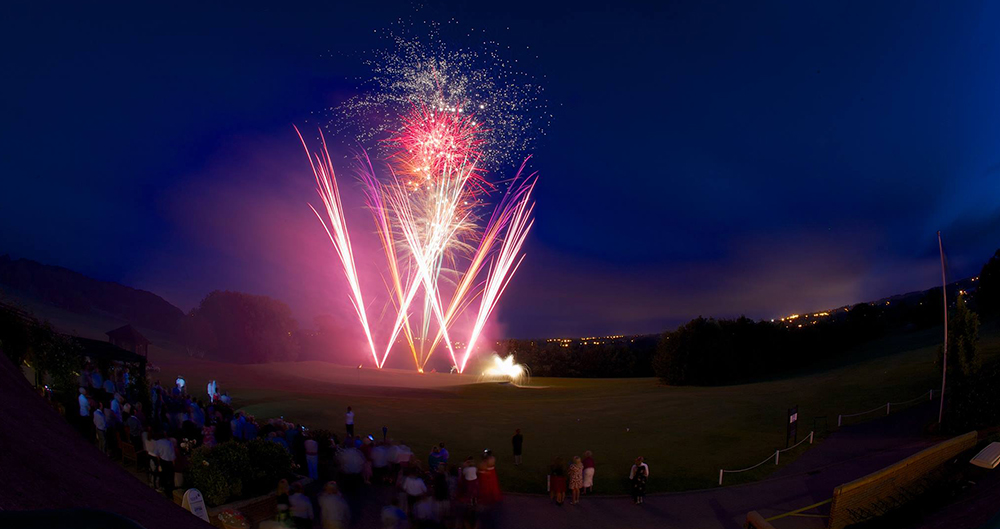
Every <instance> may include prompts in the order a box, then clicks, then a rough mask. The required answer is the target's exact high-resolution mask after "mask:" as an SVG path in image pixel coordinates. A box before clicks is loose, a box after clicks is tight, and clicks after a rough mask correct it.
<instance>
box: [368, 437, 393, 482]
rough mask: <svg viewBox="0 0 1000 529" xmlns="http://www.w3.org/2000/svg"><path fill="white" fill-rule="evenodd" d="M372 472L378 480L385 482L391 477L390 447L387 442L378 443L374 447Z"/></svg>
mask: <svg viewBox="0 0 1000 529" xmlns="http://www.w3.org/2000/svg"><path fill="white" fill-rule="evenodd" d="M372 473H373V474H374V476H375V480H376V481H378V482H381V483H385V482H387V481H388V480H389V479H390V478H389V447H388V446H386V445H385V443H378V444H376V445H375V446H374V447H373V448H372Z"/></svg>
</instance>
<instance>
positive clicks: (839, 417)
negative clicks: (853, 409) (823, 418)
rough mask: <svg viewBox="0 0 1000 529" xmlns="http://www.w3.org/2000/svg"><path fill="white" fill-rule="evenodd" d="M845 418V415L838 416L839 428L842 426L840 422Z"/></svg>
mask: <svg viewBox="0 0 1000 529" xmlns="http://www.w3.org/2000/svg"><path fill="white" fill-rule="evenodd" d="M843 420H844V416H843V415H838V416H837V428H840V423H841V421H843Z"/></svg>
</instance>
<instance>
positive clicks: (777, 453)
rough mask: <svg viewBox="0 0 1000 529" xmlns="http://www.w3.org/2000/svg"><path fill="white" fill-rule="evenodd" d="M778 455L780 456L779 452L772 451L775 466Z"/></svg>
mask: <svg viewBox="0 0 1000 529" xmlns="http://www.w3.org/2000/svg"><path fill="white" fill-rule="evenodd" d="M780 455H781V450H775V451H774V464H775V465H777V464H778V456H780Z"/></svg>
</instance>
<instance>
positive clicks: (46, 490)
mask: <svg viewBox="0 0 1000 529" xmlns="http://www.w3.org/2000/svg"><path fill="white" fill-rule="evenodd" d="M0 402H3V405H2V406H0V424H3V425H17V427H16V428H6V427H5V428H0V446H2V447H4V449H3V450H0V469H3V470H2V475H3V479H2V480H0V510H2V511H23V510H39V509H45V510H49V509H74V508H88V509H99V510H103V511H109V512H112V513H115V514H118V515H121V516H124V517H126V518H128V519H131V520H133V521H135V522H137V523H138V524H139V525H141V526H142V527H144V528H145V529H178V528H185V529H212V526H211V525H209V524H207V523H205V522H203V521H202V520H201V519H199V518H198V517H196V516H194V515H193V514H191V513H190V512H188V511H186V510H184V509H182V508H181V507H179V506H177V505H175V504H174V503H173V502H172V501H170V500H168V499H167V498H165V497H163V496H162V495H161V494H157V493H156V491H154V490H153V489H151V488H149V487H148V486H146V485H145V484H144V483H142V482H141V481H139V480H138V479H137V478H136V477H135V476H133V475H132V474H129V472H128V471H127V470H125V469H124V468H122V467H121V465H119V464H118V463H115V462H114V461H111V459H109V458H108V457H107V456H105V455H104V454H102V453H101V452H100V451H98V449H97V447H96V446H94V445H93V444H92V443H89V442H87V440H86V439H84V438H83V436H82V435H80V434H79V433H77V432H76V431H75V430H74V429H73V428H72V427H71V426H70V424H69V422H67V421H66V419H64V418H63V417H62V416H60V415H59V414H58V413H56V412H55V411H54V410H53V409H52V407H51V406H49V405H48V403H46V402H45V400H44V399H43V398H42V397H41V396H39V395H38V393H37V392H36V391H35V390H34V389H32V387H31V384H29V383H28V380H27V379H26V378H25V377H24V374H23V373H22V372H21V370H20V369H18V368H17V367H15V366H14V365H13V364H12V363H11V362H10V360H8V359H7V356H6V355H0Z"/></svg>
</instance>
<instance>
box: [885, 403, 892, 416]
mask: <svg viewBox="0 0 1000 529" xmlns="http://www.w3.org/2000/svg"><path fill="white" fill-rule="evenodd" d="M890 406H892V403H891V402H886V403H885V414H886V415H889V407H890Z"/></svg>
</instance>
